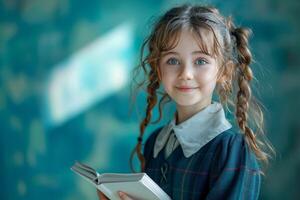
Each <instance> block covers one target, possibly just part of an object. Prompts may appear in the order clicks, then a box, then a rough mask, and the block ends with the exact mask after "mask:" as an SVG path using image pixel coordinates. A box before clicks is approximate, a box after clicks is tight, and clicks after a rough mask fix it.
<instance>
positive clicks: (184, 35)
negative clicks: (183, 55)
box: [167, 28, 215, 55]
mask: <svg viewBox="0 0 300 200" xmlns="http://www.w3.org/2000/svg"><path fill="white" fill-rule="evenodd" d="M168 38H169V41H168V42H167V43H168V46H169V48H168V50H167V51H172V50H177V49H182V48H186V49H190V50H192V51H201V52H203V53H205V54H208V55H214V54H215V50H214V46H215V41H214V35H213V33H212V31H210V30H208V29H206V28H199V29H198V30H195V29H192V28H182V29H180V30H178V31H177V33H176V34H173V35H170V37H168Z"/></svg>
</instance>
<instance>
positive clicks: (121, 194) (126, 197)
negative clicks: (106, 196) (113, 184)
mask: <svg viewBox="0 0 300 200" xmlns="http://www.w3.org/2000/svg"><path fill="white" fill-rule="evenodd" d="M118 194H119V196H120V198H121V199H122V200H133V199H132V198H130V197H129V196H127V194H125V193H124V192H118Z"/></svg>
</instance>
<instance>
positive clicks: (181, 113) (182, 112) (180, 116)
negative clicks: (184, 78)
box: [176, 100, 211, 124]
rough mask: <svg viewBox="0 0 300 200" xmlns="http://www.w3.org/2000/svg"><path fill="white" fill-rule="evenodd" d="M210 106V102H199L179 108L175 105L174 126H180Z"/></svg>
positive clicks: (179, 106)
mask: <svg viewBox="0 0 300 200" xmlns="http://www.w3.org/2000/svg"><path fill="white" fill-rule="evenodd" d="M210 104H211V100H209V101H207V102H199V103H197V104H194V105H191V106H181V105H178V104H177V106H176V108H177V115H176V124H180V123H182V122H184V121H186V120H187V119H189V118H190V117H192V116H193V115H195V114H196V113H198V112H200V111H201V110H203V109H204V108H206V107H207V106H208V105H210Z"/></svg>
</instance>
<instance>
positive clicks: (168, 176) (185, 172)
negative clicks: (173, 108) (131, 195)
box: [144, 102, 261, 200]
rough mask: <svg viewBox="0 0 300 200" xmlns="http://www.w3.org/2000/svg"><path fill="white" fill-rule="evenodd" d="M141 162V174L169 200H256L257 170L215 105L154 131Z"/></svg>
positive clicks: (240, 136)
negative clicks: (143, 173) (163, 192)
mask: <svg viewBox="0 0 300 200" xmlns="http://www.w3.org/2000/svg"><path fill="white" fill-rule="evenodd" d="M144 156H145V159H146V165H145V172H146V173H147V174H148V175H149V176H150V177H151V178H152V179H153V180H154V181H155V182H156V183H157V184H158V185H159V186H160V187H161V188H162V189H163V190H164V191H165V192H166V193H167V194H168V195H169V196H170V197H171V198H172V199H173V200H187V199H188V200H193V199H197V200H200V199H207V200H217V199H222V200H223V199H224V200H225V199H233V200H235V199H243V200H252V199H258V196H259V192H260V185H261V177H260V173H259V172H260V167H259V165H258V162H257V160H256V158H255V155H254V153H253V152H252V151H251V150H250V148H249V146H248V145H247V143H246V141H245V139H244V135H243V134H241V133H240V132H238V131H237V130H235V129H234V128H232V125H231V124H230V123H229V122H228V121H227V120H226V117H225V114H224V110H223V107H222V105H221V104H220V103H217V102H214V103H213V104H210V105H209V106H207V107H206V108H204V109H203V110H201V111H200V112H198V113H197V114H195V115H194V116H192V117H191V118H189V119H188V120H186V121H184V122H182V123H180V124H178V125H176V122H175V118H174V119H173V120H172V121H171V122H170V123H168V124H167V125H166V126H164V127H162V128H159V129H157V130H155V131H154V132H153V133H152V134H151V135H150V136H149V138H148V139H147V141H146V143H145V147H144Z"/></svg>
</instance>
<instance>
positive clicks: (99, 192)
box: [97, 190, 108, 200]
mask: <svg viewBox="0 0 300 200" xmlns="http://www.w3.org/2000/svg"><path fill="white" fill-rule="evenodd" d="M97 195H98V198H99V200H108V198H107V197H106V196H105V195H104V194H103V193H102V192H101V191H100V190H97Z"/></svg>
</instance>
